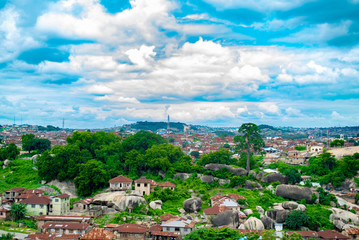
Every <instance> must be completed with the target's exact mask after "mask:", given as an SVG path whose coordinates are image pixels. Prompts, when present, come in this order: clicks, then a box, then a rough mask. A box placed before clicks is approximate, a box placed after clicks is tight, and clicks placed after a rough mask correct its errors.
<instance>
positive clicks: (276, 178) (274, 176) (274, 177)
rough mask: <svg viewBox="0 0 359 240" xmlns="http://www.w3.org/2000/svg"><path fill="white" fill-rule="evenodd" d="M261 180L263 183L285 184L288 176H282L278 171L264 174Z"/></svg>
mask: <svg viewBox="0 0 359 240" xmlns="http://www.w3.org/2000/svg"><path fill="white" fill-rule="evenodd" d="M261 181H262V182H265V183H272V182H280V183H282V184H287V183H288V177H287V176H284V175H282V174H280V173H271V174H268V175H266V176H264V177H263V178H262V179H261Z"/></svg>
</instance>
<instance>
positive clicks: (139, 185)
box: [135, 183, 151, 195]
mask: <svg viewBox="0 0 359 240" xmlns="http://www.w3.org/2000/svg"><path fill="white" fill-rule="evenodd" d="M145 184H147V186H146V187H145ZM135 190H138V191H140V193H141V194H143V193H144V195H150V193H151V184H149V183H135Z"/></svg>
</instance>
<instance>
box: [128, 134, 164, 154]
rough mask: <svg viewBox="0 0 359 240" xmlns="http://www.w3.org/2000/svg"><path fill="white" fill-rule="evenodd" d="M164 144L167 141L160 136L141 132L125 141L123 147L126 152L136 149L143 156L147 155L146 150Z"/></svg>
mask: <svg viewBox="0 0 359 240" xmlns="http://www.w3.org/2000/svg"><path fill="white" fill-rule="evenodd" d="M162 143H166V140H165V139H164V138H163V137H161V136H160V135H157V134H155V133H150V132H148V131H139V132H138V133H136V134H135V135H132V136H129V137H128V138H126V139H125V140H123V147H124V149H125V151H126V152H129V151H131V150H132V149H134V150H137V151H139V152H140V153H142V154H145V152H146V150H147V149H149V148H151V147H152V146H153V145H158V144H162Z"/></svg>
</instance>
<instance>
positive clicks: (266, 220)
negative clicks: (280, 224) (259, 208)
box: [261, 216, 275, 229]
mask: <svg viewBox="0 0 359 240" xmlns="http://www.w3.org/2000/svg"><path fill="white" fill-rule="evenodd" d="M261 220H262V223H263V225H264V228H265V229H274V224H275V221H274V220H273V219H271V218H270V217H267V216H263V217H262V218H261Z"/></svg>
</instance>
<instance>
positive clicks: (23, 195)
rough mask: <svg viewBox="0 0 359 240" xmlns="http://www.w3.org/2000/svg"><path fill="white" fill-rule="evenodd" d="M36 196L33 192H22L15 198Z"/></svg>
mask: <svg viewBox="0 0 359 240" xmlns="http://www.w3.org/2000/svg"><path fill="white" fill-rule="evenodd" d="M34 196H37V195H36V194H33V193H27V194H26V193H25V194H24V193H21V194H20V195H19V196H16V197H15V199H26V198H29V197H34Z"/></svg>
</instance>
